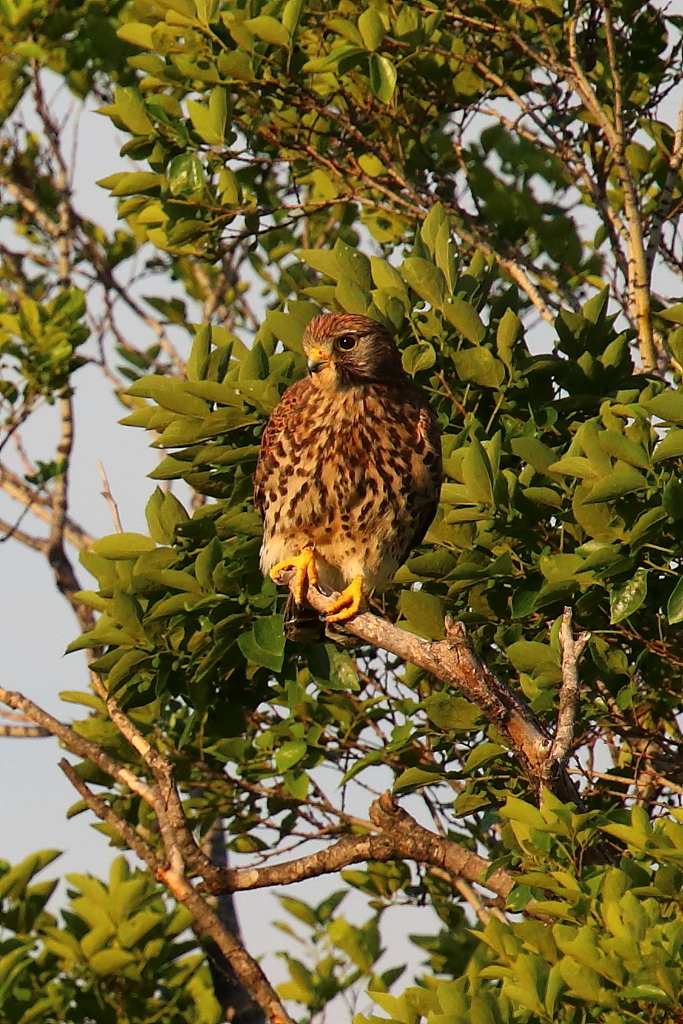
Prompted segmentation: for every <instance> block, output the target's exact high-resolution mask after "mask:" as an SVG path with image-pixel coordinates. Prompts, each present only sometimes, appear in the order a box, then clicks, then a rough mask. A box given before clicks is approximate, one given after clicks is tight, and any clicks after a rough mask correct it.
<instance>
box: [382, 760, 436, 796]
mask: <svg viewBox="0 0 683 1024" xmlns="http://www.w3.org/2000/svg"><path fill="white" fill-rule="evenodd" d="M442 781H443V773H442V772H441V771H440V770H439V769H438V768H435V767H434V768H425V767H419V766H418V765H416V766H415V767H414V768H406V770H405V771H404V772H401V774H400V775H399V777H398V778H397V779H396V782H395V783H394V793H398V792H399V791H400V790H404V789H418V788H421V787H422V786H433V785H436V784H438V783H440V782H442Z"/></svg>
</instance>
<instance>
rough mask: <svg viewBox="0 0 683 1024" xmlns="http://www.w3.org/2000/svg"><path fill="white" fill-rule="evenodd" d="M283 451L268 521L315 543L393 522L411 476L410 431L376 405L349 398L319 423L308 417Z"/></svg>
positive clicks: (315, 417)
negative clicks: (339, 533) (310, 535)
mask: <svg viewBox="0 0 683 1024" xmlns="http://www.w3.org/2000/svg"><path fill="white" fill-rule="evenodd" d="M392 412H393V411H392ZM282 445H283V449H284V450H283V458H282V459H281V460H280V466H279V469H278V472H277V473H276V474H275V476H276V477H277V479H273V480H271V483H272V485H273V486H271V489H270V494H269V502H268V504H269V506H270V507H269V511H268V512H267V518H270V519H272V518H273V517H274V516H277V518H278V519H279V521H280V524H281V525H282V526H286V528H288V529H290V530H292V531H295V532H297V531H299V530H307V531H309V532H314V533H316V534H319V535H320V536H319V537H318V540H322V539H323V538H324V536H325V535H326V531H327V535H329V532H330V530H331V529H332V528H335V527H336V528H338V529H342V530H343V529H344V527H345V526H346V525H347V524H351V526H352V527H353V528H354V529H357V528H363V527H364V526H366V525H368V524H370V523H373V524H374V526H375V527H376V528H377V527H379V528H380V529H381V521H382V519H383V518H387V519H391V518H393V515H392V513H395V504H396V495H397V492H400V490H401V486H402V482H405V480H406V477H407V476H410V474H411V465H410V452H411V449H410V429H409V424H408V423H402V422H401V418H400V417H398V416H396V415H395V413H394V414H393V415H388V414H387V410H386V409H384V407H383V406H382V405H381V404H380V403H378V402H373V401H364V402H362V401H357V400H356V401H354V400H353V398H352V397H349V398H347V400H346V402H344V401H340V402H337V403H335V404H334V405H330V406H328V407H327V408H325V407H324V406H323V407H321V409H320V410H319V414H318V415H316V414H315V410H313V414H312V415H311V416H309V417H307V418H306V420H305V421H303V422H300V423H298V424H297V425H296V426H295V428H294V429H292V430H291V431H290V432H289V433H288V435H287V437H285V438H283V439H282ZM335 532H336V530H335Z"/></svg>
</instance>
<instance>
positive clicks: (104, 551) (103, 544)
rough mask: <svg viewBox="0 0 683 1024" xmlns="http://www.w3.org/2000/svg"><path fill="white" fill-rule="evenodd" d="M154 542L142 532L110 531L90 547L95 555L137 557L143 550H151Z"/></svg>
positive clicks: (114, 558)
mask: <svg viewBox="0 0 683 1024" xmlns="http://www.w3.org/2000/svg"><path fill="white" fill-rule="evenodd" d="M155 548H156V542H155V541H153V540H152V538H151V537H145V535H144V534H143V533H112V534H111V536H109V537H100V539H99V540H96V541H95V542H94V544H93V545H92V547H91V549H90V550H91V551H93V552H94V553H95V554H96V555H102V557H103V558H111V559H113V560H114V561H116V560H117V559H121V558H137V557H138V555H141V554H142V553H143V552H144V551H153V550H154V549H155Z"/></svg>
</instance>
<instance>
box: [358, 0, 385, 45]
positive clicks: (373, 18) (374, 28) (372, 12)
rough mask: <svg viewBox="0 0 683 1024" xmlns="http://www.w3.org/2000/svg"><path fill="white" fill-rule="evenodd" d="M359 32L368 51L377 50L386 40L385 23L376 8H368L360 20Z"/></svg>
mask: <svg viewBox="0 0 683 1024" xmlns="http://www.w3.org/2000/svg"><path fill="white" fill-rule="evenodd" d="M358 30H359V31H360V34H361V38H362V40H363V43H364V45H365V48H366V49H367V50H376V49H378V47H379V46H380V44H381V42H382V40H383V39H384V33H385V29H384V22H383V21H382V19H381V18H380V16H379V13H378V12H377V10H376V9H375V8H374V7H368V9H367V10H365V11H363V13H362V14H361V16H360V18H359V19H358Z"/></svg>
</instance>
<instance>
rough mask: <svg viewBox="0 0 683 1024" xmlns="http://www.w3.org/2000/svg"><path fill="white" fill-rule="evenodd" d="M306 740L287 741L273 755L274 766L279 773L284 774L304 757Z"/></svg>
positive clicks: (306, 748)
mask: <svg viewBox="0 0 683 1024" xmlns="http://www.w3.org/2000/svg"><path fill="white" fill-rule="evenodd" d="M307 750H308V746H307V744H306V740H287V742H286V743H283V744H282V746H281V747H279V748H278V750H277V751H276V753H275V764H276V765H277V769H278V771H280V772H286V771H288V770H289V769H290V768H292V767H293V765H295V764H298V763H299V761H300V760H301V759H302V758H303V757H305V756H306V751H307Z"/></svg>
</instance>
